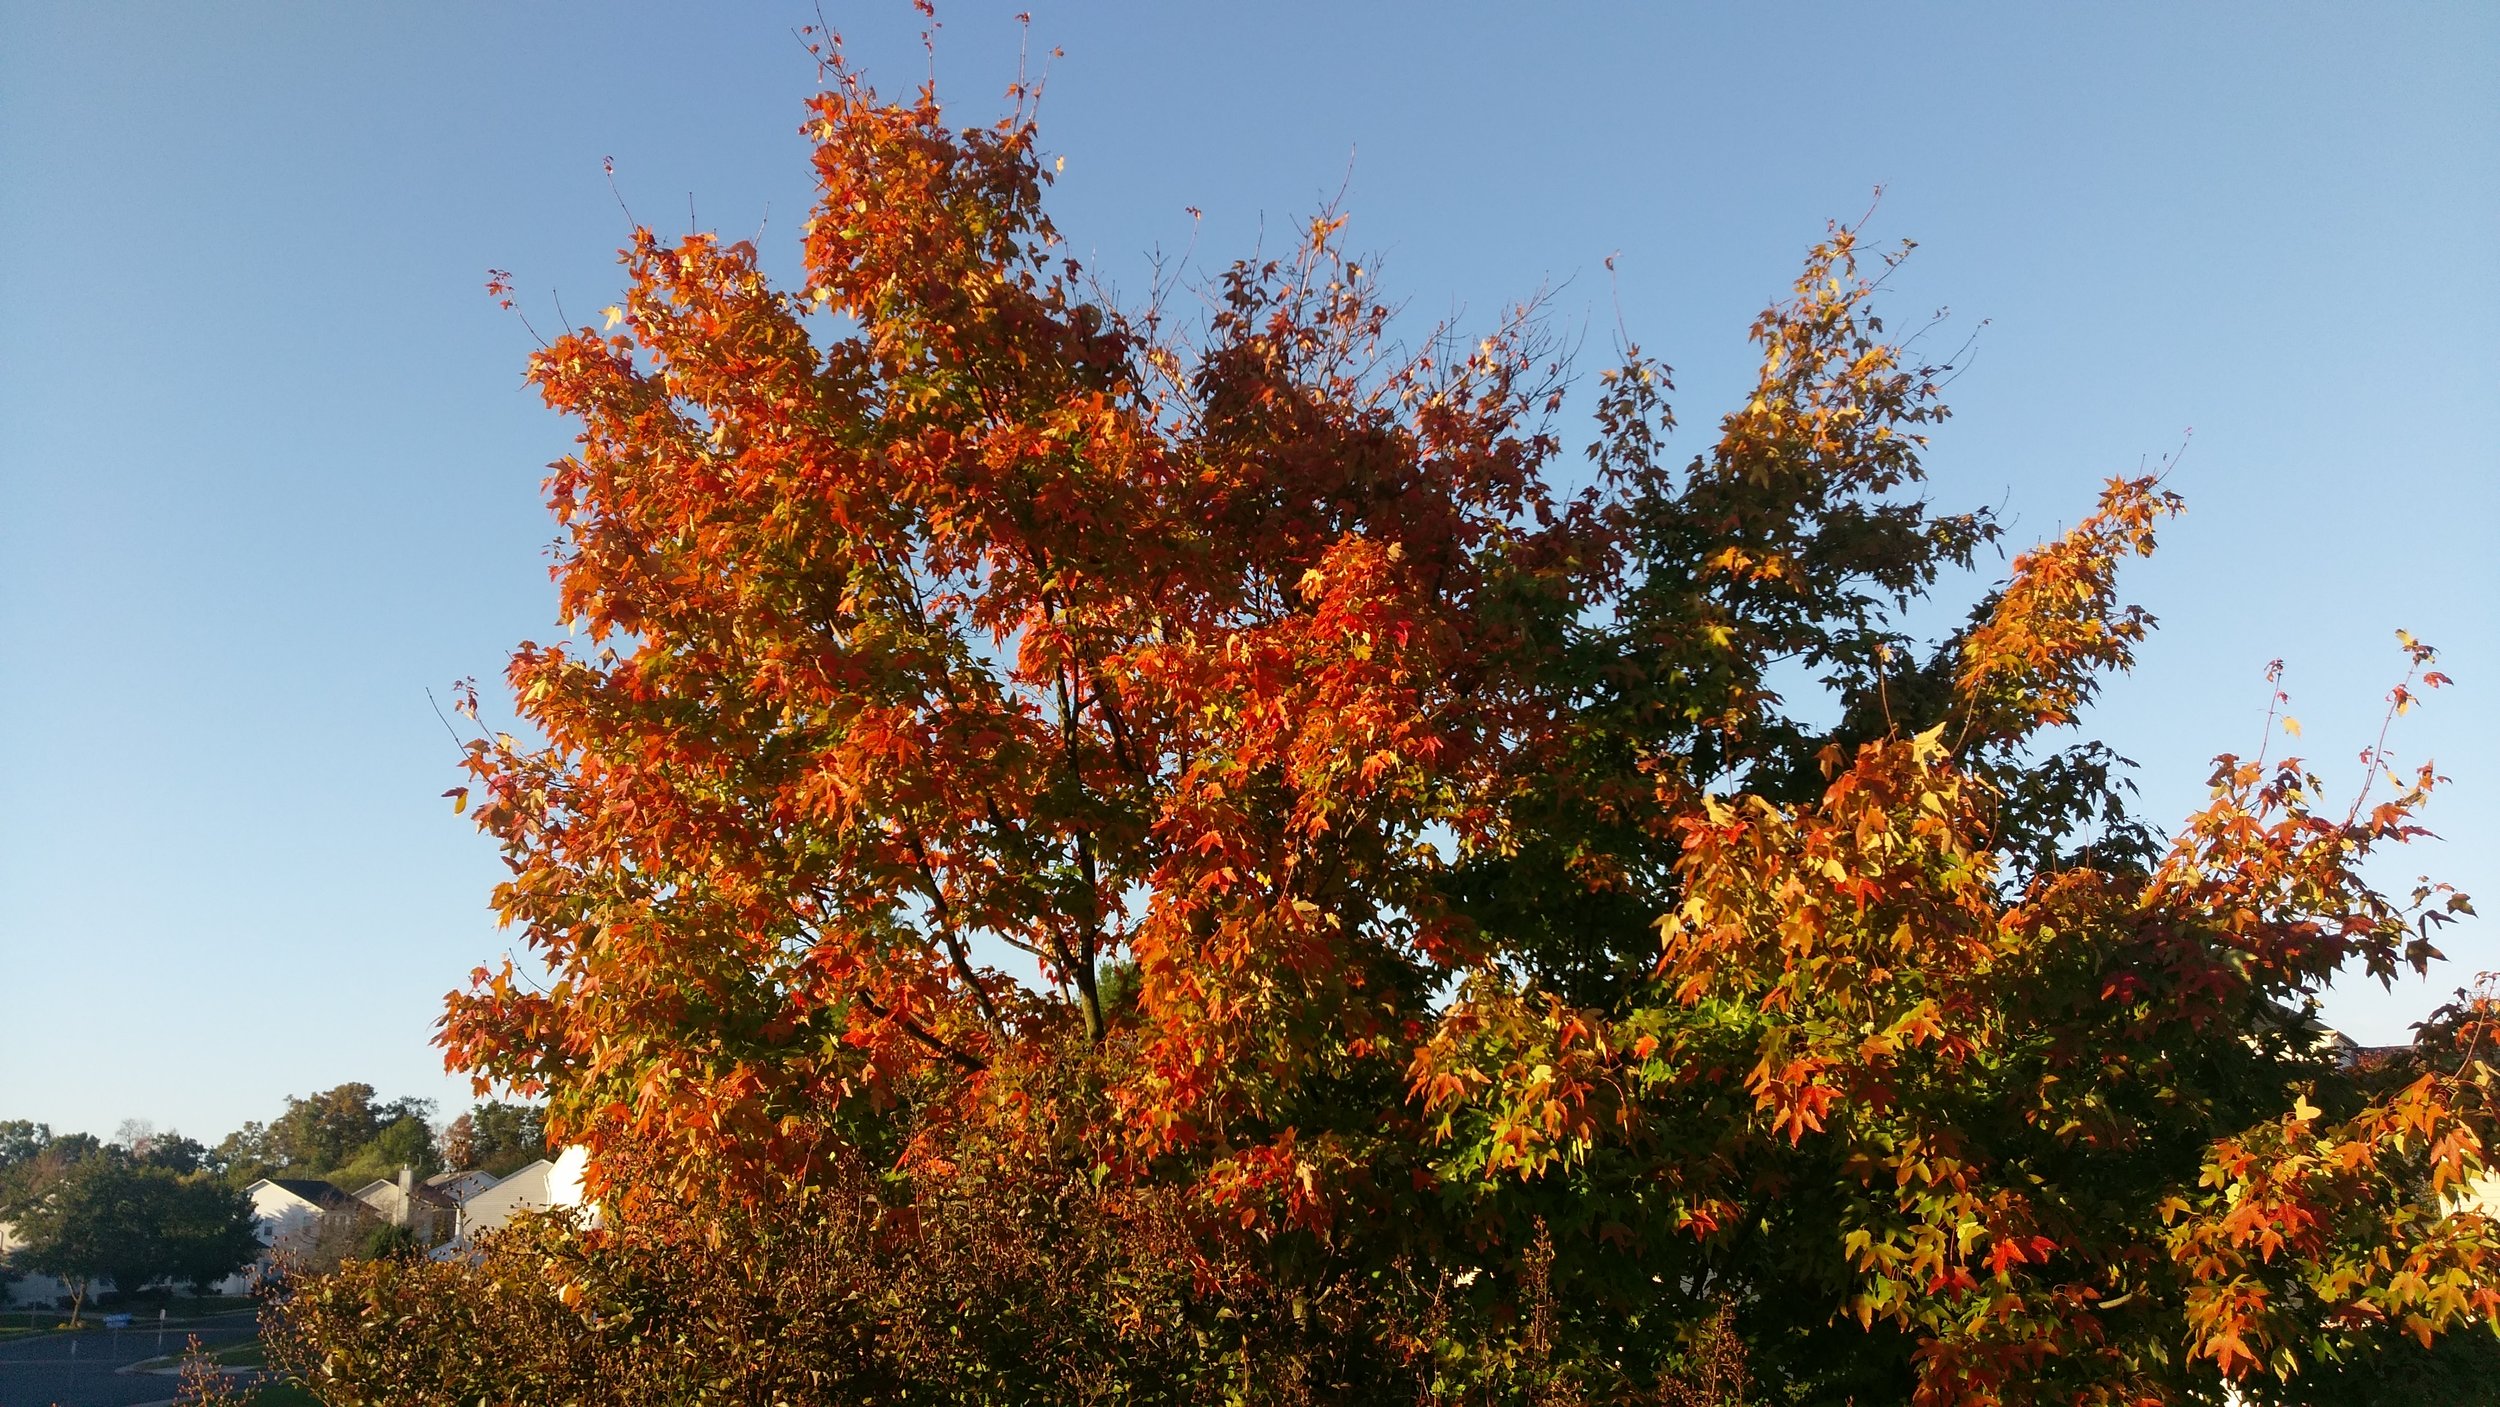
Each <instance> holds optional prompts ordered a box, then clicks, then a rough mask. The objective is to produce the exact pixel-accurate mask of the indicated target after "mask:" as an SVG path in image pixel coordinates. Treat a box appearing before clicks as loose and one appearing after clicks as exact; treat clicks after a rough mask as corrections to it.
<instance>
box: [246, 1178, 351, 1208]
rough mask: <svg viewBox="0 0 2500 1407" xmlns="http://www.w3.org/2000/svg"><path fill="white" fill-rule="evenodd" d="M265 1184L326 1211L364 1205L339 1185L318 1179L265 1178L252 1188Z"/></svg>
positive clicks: (248, 1188)
mask: <svg viewBox="0 0 2500 1407" xmlns="http://www.w3.org/2000/svg"><path fill="white" fill-rule="evenodd" d="M263 1184H267V1185H268V1186H271V1187H275V1188H277V1189H278V1190H279V1191H281V1192H284V1193H287V1194H289V1195H290V1196H293V1197H294V1198H296V1199H297V1200H299V1201H305V1202H310V1203H312V1204H313V1205H314V1206H316V1207H319V1208H321V1209H322V1210H324V1211H335V1210H337V1209H338V1208H340V1207H362V1206H363V1205H364V1203H363V1202H361V1201H358V1200H357V1199H356V1197H355V1195H354V1194H353V1193H350V1192H346V1191H343V1190H341V1189H340V1188H339V1187H338V1185H337V1184H335V1183H329V1182H324V1181H322V1180H321V1179H320V1178H317V1177H264V1178H262V1179H261V1180H260V1181H259V1182H255V1183H253V1184H252V1187H259V1186H261V1185H263ZM243 1190H244V1191H246V1192H249V1191H251V1190H252V1188H251V1187H247V1188H244V1189H243Z"/></svg>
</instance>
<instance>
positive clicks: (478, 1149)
mask: <svg viewBox="0 0 2500 1407" xmlns="http://www.w3.org/2000/svg"><path fill="white" fill-rule="evenodd" d="M442 1151H443V1162H444V1163H445V1164H446V1165H447V1166H450V1167H454V1168H481V1169H484V1170H485V1171H487V1172H490V1173H493V1174H494V1175H495V1176H497V1177H504V1176H508V1175H509V1174H511V1173H512V1172H514V1171H516V1170H517V1169H520V1168H524V1167H527V1166H529V1165H530V1164H531V1163H533V1162H535V1161H537V1160H538V1159H540V1158H543V1157H545V1156H547V1130H546V1125H545V1122H544V1114H543V1111H542V1110H540V1109H539V1107H538V1106H537V1105H535V1104H506V1103H503V1102H501V1101H499V1100H489V1101H487V1102H486V1103H484V1104H480V1105H478V1106H477V1107H476V1108H474V1109H472V1110H470V1111H469V1112H468V1113H466V1114H463V1115H461V1116H460V1117H459V1118H456V1119H454V1120H452V1121H451V1124H450V1125H449V1126H448V1127H446V1128H445V1129H444V1130H443V1150H442Z"/></svg>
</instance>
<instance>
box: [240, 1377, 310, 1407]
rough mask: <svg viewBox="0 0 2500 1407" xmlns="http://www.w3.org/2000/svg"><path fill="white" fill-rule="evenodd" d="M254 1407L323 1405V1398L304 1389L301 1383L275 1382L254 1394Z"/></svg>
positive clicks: (307, 1406) (308, 1406)
mask: <svg viewBox="0 0 2500 1407" xmlns="http://www.w3.org/2000/svg"><path fill="white" fill-rule="evenodd" d="M252 1407H321V1399H320V1398H318V1397H315V1396H313V1395H312V1394H311V1393H309V1392H306V1391H304V1388H303V1385H302V1384H300V1383H290V1382H275V1383H268V1384H265V1385H263V1386H262V1387H261V1388H260V1389H259V1390H258V1391H256V1392H254V1393H253V1394H252Z"/></svg>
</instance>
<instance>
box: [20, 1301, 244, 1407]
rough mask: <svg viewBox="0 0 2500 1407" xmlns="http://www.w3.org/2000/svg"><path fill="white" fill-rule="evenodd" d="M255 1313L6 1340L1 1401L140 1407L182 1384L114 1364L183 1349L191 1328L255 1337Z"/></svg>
mask: <svg viewBox="0 0 2500 1407" xmlns="http://www.w3.org/2000/svg"><path fill="white" fill-rule="evenodd" d="M252 1320H253V1311H251V1310H248V1309H246V1310H241V1311H239V1312H237V1313H234V1314H221V1315H218V1316H217V1317H216V1318H214V1319H203V1320H199V1321H197V1322H195V1323H192V1324H187V1325H175V1326H172V1327H170V1328H167V1329H165V1330H164V1331H163V1332H162V1333H161V1334H160V1333H159V1332H158V1330H157V1328H156V1326H155V1325H153V1324H146V1323H142V1324H139V1325H135V1326H133V1327H131V1328H128V1329H91V1330H89V1331H87V1332H86V1333H83V1334H46V1335H43V1336H41V1337H39V1338H24V1339H9V1340H6V1341H4V1342H0V1407H55V1404H58V1407H137V1404H139V1403H143V1402H163V1401H166V1400H167V1399H169V1398H171V1397H172V1396H173V1395H174V1391H175V1389H176V1388H177V1387H179V1386H180V1384H179V1383H177V1382H176V1381H175V1380H174V1379H173V1378H170V1377H160V1376H158V1375H156V1374H153V1373H117V1372H115V1371H114V1369H116V1368H126V1367H128V1366H130V1365H131V1364H133V1363H137V1362H139V1361H141V1360H142V1359H148V1358H155V1357H159V1356H161V1355H163V1354H168V1353H180V1352H182V1350H183V1345H184V1344H185V1343H187V1342H188V1341H189V1340H188V1336H189V1335H191V1334H197V1335H199V1336H200V1342H201V1343H202V1344H204V1345H206V1346H207V1347H210V1348H222V1347H224V1346H225V1345H227V1344H230V1343H233V1342H235V1341H236V1340H238V1339H248V1338H250V1337H251V1336H252V1333H253V1323H252Z"/></svg>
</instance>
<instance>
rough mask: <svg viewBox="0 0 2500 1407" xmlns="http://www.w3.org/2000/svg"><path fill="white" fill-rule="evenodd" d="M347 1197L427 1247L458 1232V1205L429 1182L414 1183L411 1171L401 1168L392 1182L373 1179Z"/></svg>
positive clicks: (380, 1178)
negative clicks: (350, 1197)
mask: <svg viewBox="0 0 2500 1407" xmlns="http://www.w3.org/2000/svg"><path fill="white" fill-rule="evenodd" d="M348 1195H350V1196H352V1197H354V1198H355V1199H356V1200H357V1201H359V1202H362V1203H364V1204H365V1205H366V1206H368V1207H371V1208H372V1209H373V1213H374V1215H376V1216H378V1217H380V1218H382V1220H384V1221H386V1222H389V1223H390V1224H391V1225H393V1226H404V1227H407V1228H408V1229H409V1230H411V1231H413V1232H415V1233H416V1234H417V1239H418V1240H419V1241H422V1242H424V1243H425V1244H426V1245H429V1246H430V1245H433V1244H435V1243H436V1242H438V1241H445V1240H449V1239H450V1238H451V1236H452V1234H453V1233H454V1232H456V1231H457V1230H459V1220H460V1203H459V1202H458V1201H457V1200H456V1199H454V1198H453V1197H452V1196H451V1195H450V1194H448V1193H446V1192H444V1191H442V1190H441V1189H439V1188H437V1187H435V1186H434V1185H433V1182H432V1180H431V1179H429V1180H427V1181H425V1182H419V1181H417V1180H416V1170H415V1169H413V1168H401V1169H400V1170H399V1176H398V1178H397V1179H395V1180H394V1179H391V1178H384V1177H377V1178H375V1179H374V1180H373V1181H371V1182H368V1183H366V1184H365V1185H364V1186H362V1187H359V1188H357V1189H356V1190H355V1191H354V1192H352V1193H350V1194H348Z"/></svg>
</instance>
